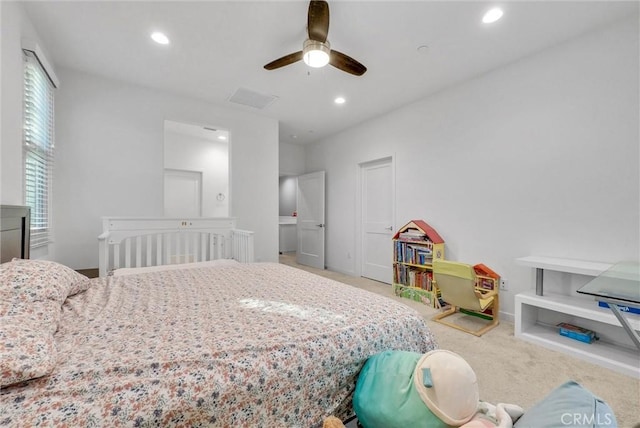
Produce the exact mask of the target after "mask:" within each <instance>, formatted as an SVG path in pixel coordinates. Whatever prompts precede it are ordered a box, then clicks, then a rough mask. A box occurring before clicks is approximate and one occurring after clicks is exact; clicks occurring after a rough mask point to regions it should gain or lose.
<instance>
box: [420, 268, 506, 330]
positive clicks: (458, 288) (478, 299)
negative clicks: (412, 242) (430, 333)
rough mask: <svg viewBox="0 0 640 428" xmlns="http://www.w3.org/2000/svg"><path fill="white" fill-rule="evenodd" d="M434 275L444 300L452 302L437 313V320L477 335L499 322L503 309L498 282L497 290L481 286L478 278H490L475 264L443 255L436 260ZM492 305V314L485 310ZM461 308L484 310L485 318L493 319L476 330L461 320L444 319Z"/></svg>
mask: <svg viewBox="0 0 640 428" xmlns="http://www.w3.org/2000/svg"><path fill="white" fill-rule="evenodd" d="M433 277H434V279H435V281H436V286H437V287H438V290H440V294H441V298H442V300H444V301H445V302H447V303H448V304H449V305H450V306H451V307H450V308H449V309H447V310H446V311H444V312H441V313H439V314H438V315H436V316H434V317H433V318H432V320H433V321H437V322H439V323H441V324H445V325H448V326H449V327H453V328H457V329H458V330H462V331H465V332H467V333H471V334H474V335H476V336H482V335H483V334H484V333H486V332H487V331H489V330H491V329H492V328H494V327H496V326H497V325H498V323H499V320H498V313H499V309H500V304H499V299H498V287H499V286H498V284H496V283H495V282H494V284H493V290H486V289H483V288H482V287H480V286H479V281H478V280H479V279H487V278H485V277H479V276H477V275H476V273H475V270H474V269H473V266H471V265H468V264H465V263H458V262H451V261H447V260H440V259H434V260H433ZM489 279H490V278H489ZM489 308H491V314H487V313H486V312H485V311H486V310H487V309H489ZM460 309H465V310H466V311H470V312H475V313H478V314H481V315H482V318H489V319H490V320H491V322H490V323H489V324H487V325H486V326H484V327H482V328H480V329H479V330H475V331H474V330H470V329H467V328H465V327H463V326H461V325H459V324H454V323H452V322H447V321H444V320H443V318H445V317H448V316H449V315H453V314H455V313H456V312H458V311H459V310H460Z"/></svg>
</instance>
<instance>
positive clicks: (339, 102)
mask: <svg viewBox="0 0 640 428" xmlns="http://www.w3.org/2000/svg"><path fill="white" fill-rule="evenodd" d="M333 102H334V103H336V104H344V103H345V102H347V100H345V99H344V98H343V97H338V98H336V99H335V100H333Z"/></svg>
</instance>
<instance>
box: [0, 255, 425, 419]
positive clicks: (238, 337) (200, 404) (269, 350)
mask: <svg viewBox="0 0 640 428" xmlns="http://www.w3.org/2000/svg"><path fill="white" fill-rule="evenodd" d="M0 284H2V285H1V286H0V287H2V288H0V297H1V299H0V322H1V323H2V326H0V327H1V328H0V352H2V354H3V355H2V359H0V364H1V365H2V367H1V368H2V370H0V374H1V375H2V381H3V386H2V389H1V391H0V425H8V426H105V427H107V426H108V427H112V426H220V427H229V426H234V427H236V426H238V427H239V426H247V427H314V426H320V425H321V423H322V420H323V418H324V417H326V416H328V415H330V414H334V415H336V416H338V417H340V418H343V419H345V418H348V417H349V416H351V415H352V413H353V411H352V408H351V397H352V393H353V391H354V388H355V381H356V378H357V375H358V373H359V370H360V369H361V367H362V365H363V364H364V362H365V361H366V359H367V358H368V357H369V356H371V355H373V354H376V353H378V352H381V351H384V350H388V349H403V350H409V351H416V352H426V351H428V350H431V349H434V348H435V347H436V344H435V341H434V338H433V336H432V334H431V332H430V330H429V329H428V327H427V325H426V323H425V321H424V319H422V317H421V316H420V315H419V314H418V313H417V312H415V311H413V310H412V309H410V308H408V307H406V306H404V305H402V304H401V303H398V302H395V301H393V300H389V299H387V298H384V297H382V296H379V295H376V294H374V293H370V292H366V291H363V290H359V289H357V288H355V287H351V286H348V285H345V284H342V283H339V282H336V281H333V280H330V279H327V278H323V277H320V276H317V275H313V274H311V273H308V272H305V271H302V270H299V269H295V268H292V267H288V266H284V265H280V264H276V263H239V262H237V261H235V260H230V259H219V260H213V261H205V262H195V263H188V264H185V265H183V266H180V267H176V266H170V267H169V268H166V267H164V268H163V267H158V268H155V267H151V269H149V268H148V267H146V268H141V269H140V270H138V269H136V268H128V269H125V270H123V271H121V272H118V271H117V270H116V271H115V273H114V275H111V276H106V277H101V278H95V279H91V280H89V279H87V278H86V277H83V276H81V275H80V274H78V273H77V272H75V271H73V270H71V269H69V268H67V267H65V266H62V265H60V264H57V263H54V262H50V261H43V260H14V261H11V262H8V263H4V264H2V265H0ZM7 284H8V286H7ZM25 361H27V363H26V364H25V363H24V362H25Z"/></svg>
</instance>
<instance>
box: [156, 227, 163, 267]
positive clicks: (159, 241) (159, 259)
mask: <svg viewBox="0 0 640 428" xmlns="http://www.w3.org/2000/svg"><path fill="white" fill-rule="evenodd" d="M162 265H163V263H162V234H161V233H158V234H157V235H156V266H162Z"/></svg>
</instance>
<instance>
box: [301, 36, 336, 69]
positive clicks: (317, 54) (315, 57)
mask: <svg viewBox="0 0 640 428" xmlns="http://www.w3.org/2000/svg"><path fill="white" fill-rule="evenodd" d="M302 52H303V60H304V62H305V63H306V64H307V65H308V66H309V67H316V68H319V67H324V66H325V65H327V64H328V63H329V54H330V53H331V45H330V44H329V41H326V42H320V41H318V40H311V39H307V40H305V41H304V44H303V45H302Z"/></svg>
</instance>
